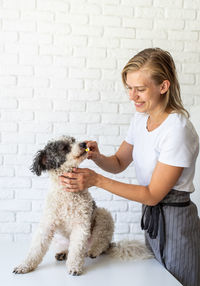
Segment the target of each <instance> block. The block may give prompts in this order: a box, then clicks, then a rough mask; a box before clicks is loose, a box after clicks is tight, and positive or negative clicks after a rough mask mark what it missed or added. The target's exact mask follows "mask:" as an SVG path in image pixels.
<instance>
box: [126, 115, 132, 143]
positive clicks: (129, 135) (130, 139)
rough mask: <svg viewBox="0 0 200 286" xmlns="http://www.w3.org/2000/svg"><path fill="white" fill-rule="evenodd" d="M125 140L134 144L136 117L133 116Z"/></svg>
mask: <svg viewBox="0 0 200 286" xmlns="http://www.w3.org/2000/svg"><path fill="white" fill-rule="evenodd" d="M125 141H126V142H127V143H129V144H131V145H134V117H133V118H132V120H131V123H130V125H129V128H128V132H127V134H126V137H125Z"/></svg>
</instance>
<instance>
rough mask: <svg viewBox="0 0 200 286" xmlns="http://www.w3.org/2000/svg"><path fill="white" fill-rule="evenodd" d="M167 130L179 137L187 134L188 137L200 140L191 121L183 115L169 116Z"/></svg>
mask: <svg viewBox="0 0 200 286" xmlns="http://www.w3.org/2000/svg"><path fill="white" fill-rule="evenodd" d="M167 129H168V130H169V132H170V133H174V134H176V135H177V134H179V136H180V135H181V134H185V135H186V136H192V137H195V138H198V135H197V132H196V130H195V128H194V126H193V124H192V122H191V121H190V119H189V118H187V117H186V116H185V115H184V114H181V113H171V114H169V120H168V121H167ZM188 139H189V138H188Z"/></svg>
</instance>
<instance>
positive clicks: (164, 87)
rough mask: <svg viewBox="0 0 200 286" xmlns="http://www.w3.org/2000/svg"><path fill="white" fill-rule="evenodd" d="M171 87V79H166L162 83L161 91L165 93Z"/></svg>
mask: <svg viewBox="0 0 200 286" xmlns="http://www.w3.org/2000/svg"><path fill="white" fill-rule="evenodd" d="M169 87H170V81H169V80H167V79H166V80H164V81H163V82H162V83H161V85H160V93H161V94H165V93H166V92H167V91H168V89H169Z"/></svg>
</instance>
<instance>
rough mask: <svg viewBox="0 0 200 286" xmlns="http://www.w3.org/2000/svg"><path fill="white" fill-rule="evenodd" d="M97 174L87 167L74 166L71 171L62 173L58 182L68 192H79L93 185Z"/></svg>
mask: <svg viewBox="0 0 200 286" xmlns="http://www.w3.org/2000/svg"><path fill="white" fill-rule="evenodd" d="M97 176H98V174H97V173H96V172H94V171H92V170H90V169H87V168H74V169H73V173H64V174H63V175H62V176H60V182H61V184H62V185H63V186H64V187H65V189H66V191H68V192H79V191H83V190H85V189H87V188H90V187H92V186H95V183H96V180H97Z"/></svg>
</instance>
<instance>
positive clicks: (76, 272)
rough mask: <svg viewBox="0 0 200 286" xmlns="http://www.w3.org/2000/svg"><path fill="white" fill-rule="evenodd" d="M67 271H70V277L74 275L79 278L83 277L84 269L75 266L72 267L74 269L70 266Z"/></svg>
mask: <svg viewBox="0 0 200 286" xmlns="http://www.w3.org/2000/svg"><path fill="white" fill-rule="evenodd" d="M67 269H68V273H69V274H70V275H73V276H79V275H81V274H82V273H83V269H82V267H81V268H80V267H76V266H75V265H74V266H72V267H70V266H68V267H67Z"/></svg>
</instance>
